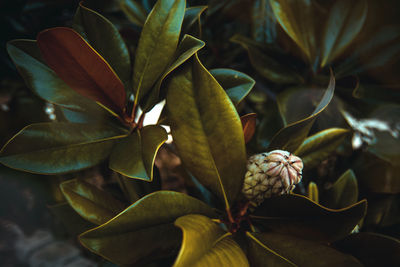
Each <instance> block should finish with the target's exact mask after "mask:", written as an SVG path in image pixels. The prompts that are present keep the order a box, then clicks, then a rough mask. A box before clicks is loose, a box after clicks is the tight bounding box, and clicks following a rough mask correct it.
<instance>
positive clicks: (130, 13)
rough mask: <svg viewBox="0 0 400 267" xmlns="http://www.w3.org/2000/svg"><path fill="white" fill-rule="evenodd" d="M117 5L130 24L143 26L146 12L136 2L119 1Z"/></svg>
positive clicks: (128, 0) (134, 0)
mask: <svg viewBox="0 0 400 267" xmlns="http://www.w3.org/2000/svg"><path fill="white" fill-rule="evenodd" d="M119 4H120V6H121V10H122V11H123V12H124V13H125V15H126V16H127V17H128V19H129V20H130V21H131V22H132V23H134V24H136V25H139V26H143V25H144V23H145V21H146V17H147V12H146V10H145V9H144V7H143V6H142V5H141V4H139V3H138V1H136V0H121V1H119Z"/></svg>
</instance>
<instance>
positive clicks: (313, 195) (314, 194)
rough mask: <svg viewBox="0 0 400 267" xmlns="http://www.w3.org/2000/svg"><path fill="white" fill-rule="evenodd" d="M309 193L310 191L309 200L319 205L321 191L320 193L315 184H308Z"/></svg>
mask: <svg viewBox="0 0 400 267" xmlns="http://www.w3.org/2000/svg"><path fill="white" fill-rule="evenodd" d="M307 191H308V198H309V199H310V200H312V201H314V202H315V203H317V204H318V203H319V191H318V186H317V184H316V183H314V182H310V183H309V184H308V190H307ZM351 204H353V203H351ZM347 206H349V205H347ZM347 206H346V207H347Z"/></svg>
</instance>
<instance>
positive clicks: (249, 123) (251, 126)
mask: <svg viewBox="0 0 400 267" xmlns="http://www.w3.org/2000/svg"><path fill="white" fill-rule="evenodd" d="M256 118H257V114H256V113H249V114H246V115H244V116H242V117H240V121H241V122H242V126H243V134H244V142H245V143H246V144H247V143H248V142H249V141H250V140H251V138H252V137H253V135H254V133H255V131H256Z"/></svg>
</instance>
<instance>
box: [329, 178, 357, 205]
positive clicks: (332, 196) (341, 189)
mask: <svg viewBox="0 0 400 267" xmlns="http://www.w3.org/2000/svg"><path fill="white" fill-rule="evenodd" d="M323 200H324V201H323V203H324V204H325V205H326V206H327V207H330V208H332V209H342V208H345V207H348V206H350V205H353V204H354V203H356V202H357V200H358V183H357V178H356V175H355V174H354V172H353V171H352V170H347V171H346V172H345V173H343V174H342V176H340V177H339V179H338V180H337V181H336V182H335V183H334V184H333V186H332V187H331V188H330V189H328V190H327V192H325V194H324V198H323Z"/></svg>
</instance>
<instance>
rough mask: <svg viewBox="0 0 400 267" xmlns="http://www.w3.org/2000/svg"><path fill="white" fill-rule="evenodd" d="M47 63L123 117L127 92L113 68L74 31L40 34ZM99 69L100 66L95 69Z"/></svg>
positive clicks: (75, 87)
mask: <svg viewBox="0 0 400 267" xmlns="http://www.w3.org/2000/svg"><path fill="white" fill-rule="evenodd" d="M37 42H38V45H39V49H40V51H41V53H42V55H43V58H44V59H45V61H46V62H47V64H48V65H49V66H50V67H51V68H52V69H53V70H54V71H55V72H56V73H57V75H58V76H59V77H60V78H61V79H62V80H63V81H64V82H65V83H66V84H68V85H69V86H70V87H71V88H72V89H74V90H75V91H76V92H78V93H79V94H81V95H83V96H85V97H88V98H90V99H93V100H95V101H97V102H99V103H101V104H102V105H104V106H105V107H107V108H109V109H111V110H112V111H113V112H116V113H117V114H118V115H121V114H123V112H124V110H125V98H126V94H125V89H124V85H123V84H122V82H121V80H120V79H119V78H118V76H117V75H116V74H115V72H114V71H113V69H112V68H111V67H110V65H109V64H108V63H107V62H106V61H105V60H104V59H103V58H102V57H101V56H100V55H99V54H98V53H97V52H96V51H95V50H94V49H93V48H92V47H91V46H90V45H89V44H88V43H87V42H86V41H85V40H84V39H83V38H82V37H81V36H80V35H79V34H78V33H77V32H75V31H74V30H72V29H70V28H63V27H59V28H52V29H48V30H45V31H42V32H41V33H39V35H38V37H37ZM93 66H96V67H93Z"/></svg>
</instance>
